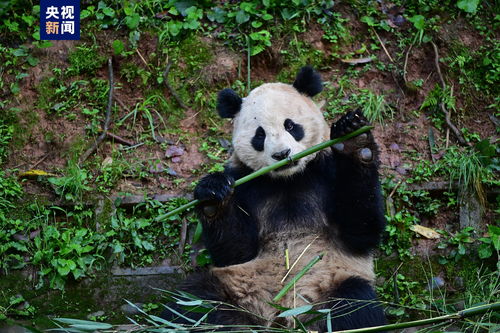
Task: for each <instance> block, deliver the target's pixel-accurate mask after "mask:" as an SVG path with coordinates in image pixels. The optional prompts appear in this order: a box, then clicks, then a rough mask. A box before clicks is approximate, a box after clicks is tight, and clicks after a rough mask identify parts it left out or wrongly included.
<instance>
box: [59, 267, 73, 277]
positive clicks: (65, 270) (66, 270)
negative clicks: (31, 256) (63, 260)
mask: <svg viewBox="0 0 500 333" xmlns="http://www.w3.org/2000/svg"><path fill="white" fill-rule="evenodd" d="M69 272H70V269H69V267H68V266H59V267H57V273H59V275H61V276H66V275H68V274H69Z"/></svg>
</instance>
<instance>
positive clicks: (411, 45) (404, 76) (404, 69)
mask: <svg viewBox="0 0 500 333" xmlns="http://www.w3.org/2000/svg"><path fill="white" fill-rule="evenodd" d="M412 48H413V43H412V44H410V47H409V48H408V51H406V55H405V63H404V65H403V80H404V81H405V84H406V83H407V82H408V80H407V79H406V67H407V66H408V57H409V55H410V52H411V49H412Z"/></svg>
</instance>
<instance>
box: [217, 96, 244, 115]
mask: <svg viewBox="0 0 500 333" xmlns="http://www.w3.org/2000/svg"><path fill="white" fill-rule="evenodd" d="M241 103H243V100H242V99H241V97H240V96H238V94H237V93H236V92H235V91H234V90H233V89H224V90H221V91H220V92H219V96H217V111H218V112H219V115H220V116H221V117H222V118H234V116H235V115H236V114H237V113H238V112H240V109H241Z"/></svg>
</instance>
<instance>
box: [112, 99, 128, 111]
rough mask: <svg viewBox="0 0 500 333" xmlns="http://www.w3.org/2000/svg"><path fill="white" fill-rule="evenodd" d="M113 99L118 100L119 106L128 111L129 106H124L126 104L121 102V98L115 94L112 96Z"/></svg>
mask: <svg viewBox="0 0 500 333" xmlns="http://www.w3.org/2000/svg"><path fill="white" fill-rule="evenodd" d="M114 99H115V101H117V102H118V104H120V106H121V107H122V108H123V109H124V110H125V111H127V112H130V109H129V107H128V106H126V105H125V103H123V101H122V100H121V99H120V98H119V97H118V96H116V95H115V96H114Z"/></svg>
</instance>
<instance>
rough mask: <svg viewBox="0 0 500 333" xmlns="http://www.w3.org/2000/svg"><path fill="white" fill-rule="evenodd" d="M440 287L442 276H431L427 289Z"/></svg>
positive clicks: (442, 285) (442, 282) (442, 284)
mask: <svg viewBox="0 0 500 333" xmlns="http://www.w3.org/2000/svg"><path fill="white" fill-rule="evenodd" d="M441 287H444V280H443V278H441V277H439V276H435V277H433V278H431V280H430V281H429V285H428V289H429V290H432V289H437V288H441Z"/></svg>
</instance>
